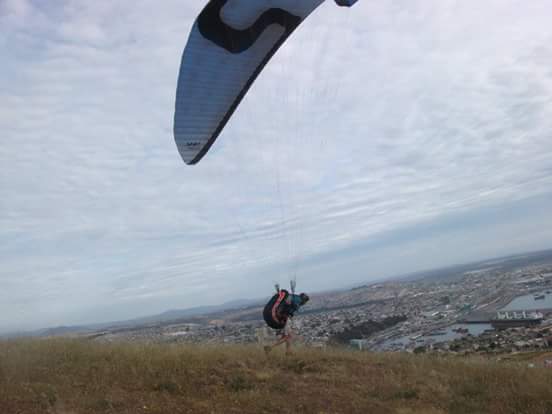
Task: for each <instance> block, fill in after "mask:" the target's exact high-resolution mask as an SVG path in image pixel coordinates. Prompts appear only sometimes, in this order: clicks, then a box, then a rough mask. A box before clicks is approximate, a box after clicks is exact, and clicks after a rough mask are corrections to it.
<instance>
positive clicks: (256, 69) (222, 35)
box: [174, 0, 356, 164]
mask: <svg viewBox="0 0 552 414" xmlns="http://www.w3.org/2000/svg"><path fill="white" fill-rule="evenodd" d="M324 1H325V0H300V1H298V0H231V1H228V0H211V1H209V3H208V4H207V5H206V6H205V8H204V9H203V10H202V12H201V13H200V15H199V16H198V18H197V19H196V21H195V23H194V25H193V27H192V30H191V33H190V36H189V38H188V43H187V44H186V47H185V49H184V53H183V55H182V61H181V65H180V73H179V76H178V85H177V91H176V103H175V114H174V138H175V141H176V145H177V147H178V151H179V152H180V155H181V157H182V159H183V160H184V162H186V163H187V164H195V163H197V162H198V161H199V160H201V158H202V157H203V156H204V155H205V154H206V153H207V151H208V150H209V148H210V147H211V145H213V143H214V142H215V140H216V139H217V137H218V135H219V134H220V133H221V131H222V130H223V128H224V126H225V125H226V123H227V122H228V120H229V119H230V117H231V116H232V114H233V113H234V111H235V110H236V108H237V107H238V105H239V104H240V102H241V100H242V99H243V97H244V96H245V94H246V93H247V91H248V90H249V88H250V87H251V85H252V84H253V82H254V81H255V79H256V78H257V76H258V75H259V73H260V72H261V71H262V70H263V68H264V67H265V65H266V64H267V63H268V61H269V60H270V58H271V57H272V56H273V55H274V53H276V51H277V50H278V49H279V48H280V46H281V45H282V44H283V43H284V42H285V41H286V40H287V38H288V37H289V36H290V35H291V33H293V31H294V30H295V29H296V28H297V27H298V26H299V25H300V24H301V22H302V21H303V20H304V19H306V18H307V17H308V16H309V14H311V13H312V11H314V10H315V9H316V8H317V7H318V6H319V5H320V4H322V3H323V2H324ZM335 1H336V3H337V4H338V5H340V6H348V7H350V6H352V5H353V4H354V3H355V2H356V0H335Z"/></svg>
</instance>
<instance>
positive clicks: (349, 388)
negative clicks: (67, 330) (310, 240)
mask: <svg viewBox="0 0 552 414" xmlns="http://www.w3.org/2000/svg"><path fill="white" fill-rule="evenodd" d="M273 412H274V413H403V414H407V413H424V414H432V413H433V414H436V413H497V414H498V413H500V414H506V413H532V414H550V413H552V370H549V369H544V368H527V360H524V361H518V362H516V361H507V362H493V361H488V360H487V361H486V360H483V359H461V358H454V357H446V358H443V357H440V358H438V357H435V356H433V357H431V356H427V355H406V354H373V353H360V352H349V351H339V350H332V351H323V350H318V351H315V350H311V349H299V350H298V351H297V353H296V354H295V355H294V356H291V357H285V356H284V355H283V354H282V353H279V352H277V351H275V352H274V353H273V354H271V355H270V356H269V358H267V357H266V356H265V354H264V352H263V351H262V350H261V349H259V348H257V347H253V346H251V347H243V346H242V347H207V346H203V347H189V346H168V345H144V344H113V345H106V344H99V343H94V342H85V341H78V340H59V339H58V340H24V341H7V342H0V413H2V414H4V413H6V414H11V413H14V414H15V413H19V414H23V413H57V414H70V413H133V414H135V413H273Z"/></svg>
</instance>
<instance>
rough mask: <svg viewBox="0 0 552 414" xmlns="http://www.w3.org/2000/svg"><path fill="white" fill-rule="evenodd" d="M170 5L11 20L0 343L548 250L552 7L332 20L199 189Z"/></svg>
mask: <svg viewBox="0 0 552 414" xmlns="http://www.w3.org/2000/svg"><path fill="white" fill-rule="evenodd" d="M162 3H163V4H162V5H161V4H159V2H153V1H149V0H148V1H147V0H134V1H126V0H120V1H117V2H111V1H103V0H99V1H95V2H84V1H77V0H75V1H56V2H51V1H47V2H38V1H29V0H1V1H0V55H1V57H2V59H1V60H2V68H1V69H0V103H1V104H0V130H1V131H2V138H1V139H2V145H1V146H0V165H1V168H0V171H1V174H0V188H1V191H2V197H1V198H0V228H1V230H2V231H1V233H0V261H1V263H2V266H1V267H0V285H1V287H2V288H1V289H0V331H6V330H18V329H32V328H37V327H42V326H51V325H57V324H78V323H88V322H96V321H106V320H115V319H121V318H128V317H134V316H140V315H146V314H150V313H154V312H160V311H164V310H166V309H169V308H184V307H190V306H196V305H204V304H215V303H220V302H223V301H226V300H229V299H235V298H240V297H251V296H254V297H259V296H263V295H265V294H266V295H268V294H269V293H270V290H271V289H272V284H273V282H274V281H280V282H282V283H284V282H285V280H286V279H287V278H288V277H289V276H290V275H292V274H296V275H297V277H298V280H299V283H300V287H301V288H303V289H305V290H317V289H327V288H333V287H340V286H344V285H348V284H354V283H359V282H366V281H370V280H371V279H376V278H381V277H387V276H392V275H396V274H400V273H409V272H413V271H417V270H420V269H428V268H432V267H437V266H443V265H448V264H452V263H459V262H466V261H471V260H478V259H482V258H487V257H491V256H500V255H504V254H510V253H515V252H522V251H528V250H538V249H543V248H550V247H552V226H551V225H550V223H552V212H551V209H550V208H549V206H550V204H551V200H552V190H550V189H551V188H552V140H551V131H552V69H551V68H552V46H551V45H552V27H551V26H550V24H549V16H550V15H552V4H551V3H550V2H549V1H538V0H535V1H531V2H530V3H527V2H521V1H514V0H501V1H498V0H489V1H486V2H483V3H481V2H476V1H475V0H473V1H472V0H468V1H451V0H448V1H441V0H440V1H437V0H434V1H427V0H424V1H421V0H420V1H406V0H405V1H398V0H397V1H386V2H381V1H367V0H360V1H359V2H358V3H357V4H356V5H355V6H354V7H353V8H352V9H344V8H338V7H336V6H335V4H334V3H333V2H329V1H328V2H326V4H324V5H322V6H321V7H320V9H318V10H317V11H316V12H315V13H314V14H313V15H312V16H311V17H310V18H309V19H308V20H307V21H306V22H305V23H304V24H303V25H302V26H301V27H300V29H299V30H298V31H297V32H296V33H295V34H294V35H293V37H292V38H291V39H290V40H289V41H288V42H287V44H286V45H285V46H284V47H283V48H282V49H281V50H280V51H279V52H278V54H277V55H276V56H275V57H274V59H273V60H272V61H271V63H270V65H269V66H268V67H267V68H266V70H265V71H264V72H263V73H262V75H261V76H260V77H259V79H258V81H257V82H256V83H255V85H254V87H253V88H252V89H251V91H250V92H249V94H248V95H247V97H246V98H245V99H244V101H243V103H242V105H241V106H240V108H239V109H238V111H237V112H236V114H235V115H234V117H233V118H232V120H231V122H230V123H229V124H228V125H227V127H226V129H225V131H224V133H223V134H222V135H221V137H220V138H219V140H218V141H217V143H216V144H215V145H214V147H213V148H212V150H211V151H210V152H209V154H208V155H207V156H206V157H205V158H204V159H203V160H202V161H201V163H200V164H199V165H197V166H194V167H190V166H186V165H184V163H182V161H181V160H180V157H179V155H178V152H177V150H176V147H175V144H174V141H173V138H172V117H173V111H174V97H175V86H176V77H177V74H178V67H179V63H180V56H181V53H182V49H183V47H184V45H185V41H186V37H187V35H188V33H189V30H190V27H191V25H192V22H193V20H194V18H195V16H197V14H198V13H199V11H200V9H201V7H202V5H203V4H202V3H203V2H199V1H198V2H189V1H172V0H167V1H164V2H162Z"/></svg>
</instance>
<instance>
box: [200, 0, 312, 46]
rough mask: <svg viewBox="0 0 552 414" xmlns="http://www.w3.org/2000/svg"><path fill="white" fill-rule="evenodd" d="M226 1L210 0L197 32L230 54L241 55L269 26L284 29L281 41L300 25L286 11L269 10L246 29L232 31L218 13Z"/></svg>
mask: <svg viewBox="0 0 552 414" xmlns="http://www.w3.org/2000/svg"><path fill="white" fill-rule="evenodd" d="M227 1H228V0H211V1H209V3H208V4H207V6H205V8H204V9H203V11H202V12H201V14H200V15H199V17H198V18H197V24H198V29H199V32H200V33H201V34H202V35H203V37H205V38H206V39H209V40H210V41H212V42H213V43H215V44H216V45H218V46H220V47H222V48H224V49H226V50H227V51H229V52H230V53H242V52H244V51H246V50H247V49H249V48H250V47H251V46H253V45H254V44H255V42H256V41H257V39H258V38H259V37H260V36H261V35H262V34H263V32H264V31H265V30H266V28H267V27H268V26H270V25H271V24H279V25H280V26H282V27H283V28H284V29H285V33H284V34H283V36H282V37H283V39H285V38H287V37H288V36H289V35H290V34H291V33H292V32H293V31H294V30H295V28H296V27H297V26H299V24H300V23H301V18H300V17H298V16H295V15H293V14H291V13H289V12H287V11H286V10H283V9H277V8H271V9H268V10H266V11H265V12H263V13H262V14H261V15H260V16H259V18H258V19H257V20H256V21H255V23H253V25H252V26H250V27H248V28H247V29H243V30H240V29H234V28H233V27H231V26H229V25H227V24H226V23H224V22H223V21H222V18H221V16H220V12H221V10H222V8H223V7H224V5H225V4H226V2H227Z"/></svg>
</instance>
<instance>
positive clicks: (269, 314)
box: [263, 289, 289, 329]
mask: <svg viewBox="0 0 552 414" xmlns="http://www.w3.org/2000/svg"><path fill="white" fill-rule="evenodd" d="M288 295H289V293H288V291H287V290H285V289H282V290H280V292H278V293H277V294H275V295H274V296H272V298H270V300H269V301H268V303H267V304H266V306H265V308H264V310H263V318H264V320H265V322H266V324H267V325H268V326H270V327H271V328H273V329H283V328H284V327H285V326H286V322H287V317H284V318H282V317H281V316H280V315H279V312H278V309H279V308H280V305H281V304H282V303H283V302H284V301H285V300H286V299H287V297H288Z"/></svg>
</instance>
